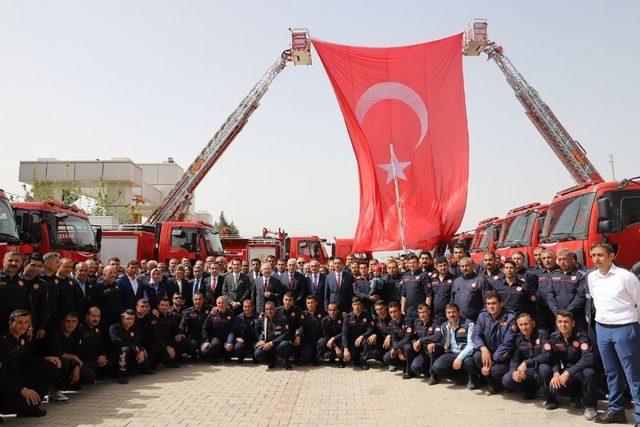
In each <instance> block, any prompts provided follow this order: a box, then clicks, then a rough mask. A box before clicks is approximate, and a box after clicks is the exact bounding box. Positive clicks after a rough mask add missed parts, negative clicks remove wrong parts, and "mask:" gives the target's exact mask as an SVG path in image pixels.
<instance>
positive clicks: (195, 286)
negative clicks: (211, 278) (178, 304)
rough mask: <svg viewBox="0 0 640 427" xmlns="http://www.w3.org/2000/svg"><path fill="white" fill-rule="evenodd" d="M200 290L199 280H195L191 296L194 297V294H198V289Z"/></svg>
mask: <svg viewBox="0 0 640 427" xmlns="http://www.w3.org/2000/svg"><path fill="white" fill-rule="evenodd" d="M199 288H200V280H198V279H196V281H195V282H193V294H194V295H195V294H196V292H198V289H199Z"/></svg>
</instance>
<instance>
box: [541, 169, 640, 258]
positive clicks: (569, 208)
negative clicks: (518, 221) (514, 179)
mask: <svg viewBox="0 0 640 427" xmlns="http://www.w3.org/2000/svg"><path fill="white" fill-rule="evenodd" d="M638 178H640V177H638ZM638 178H632V179H630V180H627V179H625V180H622V181H620V182H603V183H599V184H583V185H578V186H575V187H571V188H568V189H566V190H563V191H560V192H559V193H557V194H556V196H555V197H554V199H553V201H552V202H551V204H550V205H549V210H548V211H547V216H546V218H545V221H544V226H543V229H542V246H544V247H546V248H548V249H551V250H553V251H554V252H556V251H557V250H558V249H569V250H570V251H572V252H574V253H575V254H576V256H577V258H578V263H580V264H582V265H585V266H586V267H593V263H592V262H591V258H590V256H589V247H590V246H591V245H592V244H594V243H597V242H602V241H604V242H607V243H609V244H611V246H612V247H613V250H614V252H615V253H616V258H615V263H616V264H618V265H619V266H621V267H625V268H632V267H633V266H634V265H636V264H637V263H638V262H639V261H640V183H639V182H638V181H637V180H638Z"/></svg>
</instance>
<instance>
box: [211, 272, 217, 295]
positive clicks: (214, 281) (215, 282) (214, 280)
mask: <svg viewBox="0 0 640 427" xmlns="http://www.w3.org/2000/svg"><path fill="white" fill-rule="evenodd" d="M217 285H218V276H216V277H213V276H211V292H215V291H216V286H217Z"/></svg>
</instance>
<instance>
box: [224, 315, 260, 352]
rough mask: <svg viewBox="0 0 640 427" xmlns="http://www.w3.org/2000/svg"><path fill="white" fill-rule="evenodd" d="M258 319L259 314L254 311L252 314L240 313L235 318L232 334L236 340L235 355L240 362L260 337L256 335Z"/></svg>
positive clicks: (234, 345)
mask: <svg viewBox="0 0 640 427" xmlns="http://www.w3.org/2000/svg"><path fill="white" fill-rule="evenodd" d="M256 319H258V315H257V314H256V313H253V314H252V315H251V316H247V315H246V314H244V312H243V313H240V314H238V315H237V316H236V317H235V319H234V320H233V325H232V326H231V335H232V339H233V341H234V344H233V355H234V356H235V357H237V358H238V361H239V362H242V361H243V360H244V358H245V355H246V353H247V349H252V351H253V348H254V347H255V345H256V342H257V341H258V337H257V335H256Z"/></svg>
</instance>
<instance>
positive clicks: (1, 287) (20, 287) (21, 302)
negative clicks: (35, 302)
mask: <svg viewBox="0 0 640 427" xmlns="http://www.w3.org/2000/svg"><path fill="white" fill-rule="evenodd" d="M17 309H23V310H28V309H29V289H28V287H27V286H25V282H24V280H22V279H21V278H20V276H19V275H18V274H16V275H14V276H13V277H11V276H9V275H8V274H6V273H5V272H3V271H0V332H3V331H7V330H8V326H9V315H10V314H11V313H12V312H13V311H14V310H17Z"/></svg>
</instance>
